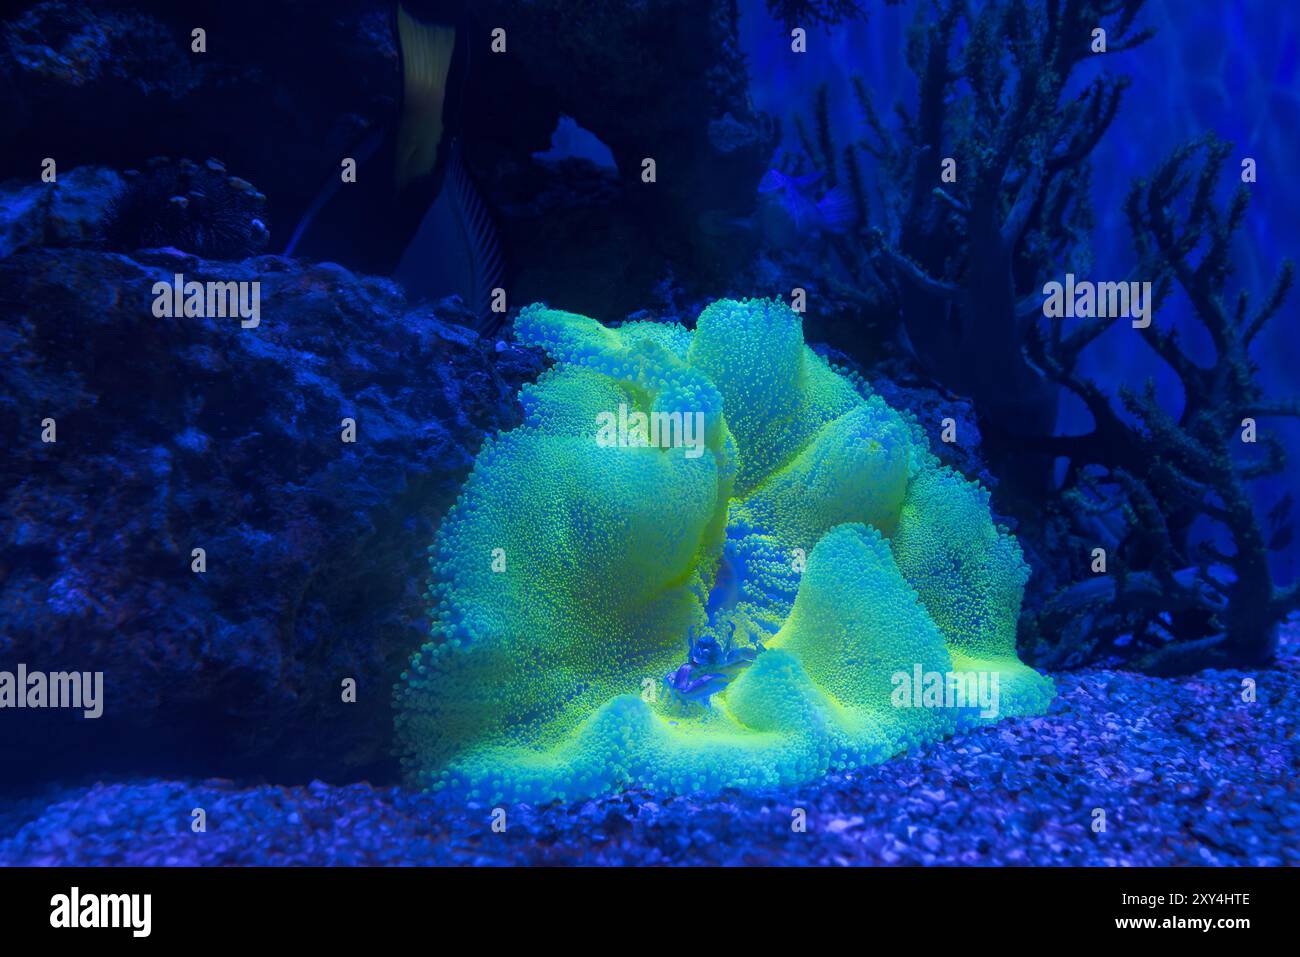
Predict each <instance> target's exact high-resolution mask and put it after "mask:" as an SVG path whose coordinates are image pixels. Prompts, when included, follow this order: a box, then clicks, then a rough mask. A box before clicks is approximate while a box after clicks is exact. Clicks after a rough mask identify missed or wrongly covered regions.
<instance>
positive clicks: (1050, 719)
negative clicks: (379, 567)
mask: <svg viewBox="0 0 1300 957" xmlns="http://www.w3.org/2000/svg"><path fill="white" fill-rule="evenodd" d="M1298 630H1300V629H1297V628H1296V626H1295V624H1294V623H1292V625H1291V626H1289V627H1288V628H1287V629H1286V631H1287V634H1286V635H1285V636H1284V638H1283V649H1282V658H1281V660H1280V661H1279V662H1278V665H1277V666H1276V667H1275V668H1272V669H1270V670H1268V671H1262V672H1259V673H1258V674H1253V675H1252V674H1247V673H1239V672H1228V671H1206V672H1202V673H1200V674H1198V675H1195V676H1193V677H1190V678H1180V679H1158V678H1148V677H1143V676H1139V675H1133V674H1128V673H1125V672H1118V671H1105V670H1094V671H1085V672H1077V673H1073V674H1060V675H1057V676H1056V682H1057V688H1058V691H1059V697H1058V698H1057V700H1056V701H1055V702H1054V704H1053V706H1052V709H1051V711H1050V712H1049V713H1048V714H1047V715H1046V716H1044V717H1041V718H1035V719H1032V720H1022V721H1006V722H1003V723H1001V724H998V725H996V726H993V727H990V728H983V729H980V730H977V731H971V732H967V733H964V734H962V735H959V736H957V737H956V738H953V739H950V740H947V741H942V742H938V743H936V744H933V745H931V746H929V747H926V748H924V749H922V750H919V751H917V752H914V753H911V754H909V755H906V756H903V757H900V758H896V759H894V760H892V761H888V762H886V763H885V764H883V765H880V766H878V767H874V768H870V769H867V770H865V771H859V772H855V773H853V774H848V775H837V776H833V777H830V778H827V779H826V780H825V781H822V782H820V783H819V784H817V785H815V786H810V787H807V788H803V789H801V790H799V791H795V792H787V793H779V794H771V793H769V794H745V795H742V794H734V793H727V794H723V795H721V796H719V797H715V798H711V799H698V798H681V797H678V798H664V797H658V796H655V795H651V794H647V793H644V792H628V793H625V794H622V795H619V796H617V797H612V798H607V799H604V800H599V801H585V802H577V803H572V804H564V805H551V806H547V807H529V806H527V805H516V806H512V807H507V808H506V830H505V831H504V833H496V832H494V831H493V830H492V826H491V824H492V809H491V808H489V807H483V806H474V805H470V806H465V805H451V804H449V803H448V802H447V801H445V800H438V799H434V798H431V797H429V796H426V795H420V794H413V793H409V792H406V791H403V790H402V789H399V788H391V787H385V788H376V787H372V786H370V785H368V784H364V783H361V784H352V785H348V786H344V787H332V786H329V785H325V784H322V783H320V782H315V783H313V784H310V785H307V786H304V787H278V786H268V785H262V786H254V787H246V786H240V785H237V784H235V783H233V782H229V781H222V780H209V781H201V782H186V781H161V780H143V781H130V782H121V783H100V784H95V785H93V786H91V787H86V788H78V789H64V790H61V791H60V792H58V793H56V794H53V795H45V796H43V797H42V798H41V799H39V800H31V799H29V800H28V801H26V802H24V803H13V802H11V803H10V804H8V805H4V806H0V833H3V834H5V835H7V836H6V837H5V838H4V839H3V840H0V864H89V865H105V864H149V865H153V864H163V865H191V864H345V865H347V864H1086V865H1112V866H1113V865H1162V864H1195V865H1206V864H1208V865H1217V864H1224V865H1232V864H1235V865H1279V864H1288V865H1295V864H1300V833H1298V832H1300V783H1298V782H1297V779H1296V771H1297V766H1298V765H1300V758H1298V753H1297V751H1298V749H1297V740H1296V725H1297V721H1296V718H1297V712H1298V711H1300V699H1298V697H1297V695H1296V689H1297V678H1298V677H1300V657H1298V655H1297V652H1298V651H1300V649H1298V647H1297V645H1298V641H1297V638H1300V635H1297V631H1298ZM1245 677H1253V678H1255V679H1256V682H1257V689H1256V693H1257V696H1258V697H1257V700H1256V701H1255V702H1253V703H1248V702H1245V701H1243V700H1242V690H1243V687H1242V680H1243V678H1245ZM195 808H203V809H204V811H205V812H206V815H207V831H206V832H205V833H198V834H196V833H193V832H192V831H191V830H190V824H191V820H192V818H191V812H192V811H193V810H194V809H195ZM796 809H803V810H804V811H805V812H806V820H807V829H806V831H804V832H802V833H800V832H797V831H795V830H794V829H793V828H792V823H793V822H794V820H795V817H796V814H795V811H796ZM1096 809H1100V810H1101V811H1104V812H1105V830H1104V831H1102V832H1098V831H1094V827H1093V822H1094V820H1096V819H1097V817H1096V814H1097V810H1096ZM20 823H21V826H18V825H19V824H20ZM15 827H16V828H17V830H16V832H15V831H14V828H15ZM8 835H12V836H8Z"/></svg>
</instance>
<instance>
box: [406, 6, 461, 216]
mask: <svg viewBox="0 0 1300 957" xmlns="http://www.w3.org/2000/svg"><path fill="white" fill-rule="evenodd" d="M396 19H397V39H398V49H399V50H400V51H401V62H402V115H401V118H400V120H399V126H398V131H397V156H396V168H395V169H394V182H395V185H396V187H397V191H398V192H401V191H402V189H403V188H405V187H406V186H407V185H408V184H409V183H410V182H411V181H412V180H415V179H418V178H419V177H421V176H427V175H429V174H431V173H433V172H435V167H436V166H437V163H438V145H439V143H440V142H441V141H442V140H443V138H444V137H445V136H446V135H447V133H448V131H447V130H446V129H444V125H443V123H444V119H443V105H444V103H445V101H446V98H447V92H448V84H449V81H450V80H451V79H452V76H451V73H452V60H453V59H454V57H455V54H456V33H457V28H456V25H455V23H448V22H442V21H440V20H429V19H424V18H421V17H419V16H417V15H413V14H411V13H410V12H409V11H408V10H407V9H406V5H405V4H403V3H398V4H397V10H396Z"/></svg>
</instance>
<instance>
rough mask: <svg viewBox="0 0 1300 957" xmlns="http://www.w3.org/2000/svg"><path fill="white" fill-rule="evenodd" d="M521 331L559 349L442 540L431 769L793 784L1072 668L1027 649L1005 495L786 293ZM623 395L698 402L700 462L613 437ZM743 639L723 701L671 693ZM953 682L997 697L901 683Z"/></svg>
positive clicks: (422, 657) (535, 783)
mask: <svg viewBox="0 0 1300 957" xmlns="http://www.w3.org/2000/svg"><path fill="white" fill-rule="evenodd" d="M516 334H517V336H518V337H519V338H520V339H521V340H522V341H524V342H527V343H530V344H533V345H537V346H541V347H542V348H544V349H545V350H546V351H547V352H548V353H549V354H550V356H551V357H552V358H553V359H554V360H555V365H554V366H553V367H552V368H551V369H550V370H549V371H548V372H546V373H545V374H544V375H543V376H542V377H541V378H540V379H539V381H538V382H537V383H536V384H535V385H532V386H528V387H526V388H525V389H524V391H523V393H522V394H521V400H522V402H523V405H524V409H525V420H524V423H523V425H522V426H521V427H519V428H517V429H515V430H513V431H511V432H508V433H504V434H501V435H498V436H497V437H495V438H494V439H493V440H491V441H489V442H488V443H487V444H486V445H485V447H484V449H483V451H482V452H481V453H480V455H479V457H478V460H477V462H476V464H475V466H474V469H473V471H472V473H471V475H470V477H469V479H468V480H467V482H466V484H465V487H464V490H463V492H462V494H461V496H460V498H459V500H458V501H457V503H456V505H455V506H454V508H453V509H452V510H451V512H450V513H449V514H448V516H447V518H446V520H445V521H444V523H443V525H442V527H441V529H440V531H439V534H438V537H437V541H436V543H435V544H434V546H433V548H432V549H431V565H432V569H433V581H432V585H431V589H430V597H431V600H432V604H433V607H434V621H433V628H432V636H431V640H430V641H429V642H428V643H427V644H426V645H425V646H424V647H423V648H422V649H421V650H420V651H419V652H418V653H417V654H416V655H415V656H414V658H413V660H412V662H411V666H410V668H409V670H408V671H407V672H406V673H405V675H404V676H403V682H402V684H401V685H399V687H398V689H397V693H396V698H397V704H398V706H399V711H398V726H399V734H400V738H401V741H402V745H403V748H404V751H405V754H406V759H407V766H408V770H409V771H410V772H411V773H412V774H413V776H414V777H415V778H416V779H417V780H418V781H419V782H420V783H422V784H424V785H426V786H430V787H433V788H436V789H447V790H449V791H451V792H453V793H458V794H469V795H471V796H477V797H480V798H483V799H487V800H494V801H495V800H501V799H510V800H516V799H517V800H532V801H543V800H550V799H556V798H574V797H579V796H584V795H591V794H597V793H603V792H608V791H612V790H616V789H618V788H622V787H627V786H643V787H653V788H656V789H659V790H662V791H668V792H677V793H681V792H696V791H711V790H716V789H719V788H724V787H745V788H754V787H767V786H778V785H792V784H798V783H803V782H807V781H809V780H812V779H814V778H816V777H817V776H819V775H821V774H823V773H825V772H826V771H828V770H830V769H844V768H851V767H856V766H861V765H864V764H870V763H876V762H879V761H883V760H885V759H886V758H888V757H889V756H890V755H892V754H895V753H897V752H898V751H900V750H902V749H905V748H907V747H909V746H913V745H916V744H918V743H920V742H924V741H929V740H933V739H935V738H938V737H940V736H942V735H945V734H948V733H951V732H952V731H953V730H954V729H955V728H956V727H958V726H959V725H961V724H964V723H970V722H977V721H982V720H991V719H993V718H994V717H1005V716H1013V715H1025V714H1037V713H1041V712H1042V711H1043V710H1044V709H1045V708H1046V706H1047V704H1048V702H1049V701H1050V700H1051V698H1052V695H1053V690H1052V684H1051V681H1050V680H1049V679H1047V678H1045V677H1043V676H1041V675H1039V674H1037V673H1036V672H1034V671H1032V670H1031V669H1029V668H1027V667H1025V666H1024V665H1023V664H1021V663H1020V661H1019V660H1018V659H1017V658H1016V655H1015V628H1016V616H1017V614H1018V612H1019V606H1020V596H1021V593H1022V591H1023V587H1024V583H1025V578H1026V576H1027V569H1026V567H1025V565H1024V563H1023V561H1022V560H1021V557H1020V551H1019V547H1018V546H1017V544H1016V542H1015V540H1014V539H1013V538H1012V537H1011V536H1010V535H1009V534H1008V533H1006V532H1005V531H1004V530H1003V529H1000V528H998V527H997V526H995V525H994V523H993V522H992V520H991V518H990V515H989V510H988V502H987V493H985V492H984V491H983V490H981V489H980V488H978V487H977V486H974V485H971V484H969V483H967V482H966V481H965V480H964V479H962V478H961V477H960V476H958V475H956V474H955V473H953V472H951V471H949V470H946V469H944V468H942V467H940V466H939V464H938V463H937V461H936V460H935V459H934V457H933V456H932V455H931V453H930V452H929V450H928V448H927V446H926V441H925V438H924V436H923V434H922V433H921V432H920V430H919V429H918V428H917V427H916V426H915V424H914V423H911V422H909V421H908V420H906V419H905V418H903V417H902V416H901V415H900V414H899V413H897V412H895V411H894V410H892V409H890V408H889V407H888V406H886V404H885V403H884V402H883V401H882V400H881V399H880V398H878V397H876V396H873V395H871V394H870V393H869V391H868V390H866V388H865V387H863V386H860V385H856V384H855V383H853V382H851V381H850V380H849V379H847V378H845V377H843V376H841V375H840V374H839V373H837V372H836V371H835V370H834V369H832V368H831V367H830V366H829V365H828V364H827V363H826V362H825V361H824V360H822V359H821V358H819V357H818V356H817V355H816V354H815V353H813V352H812V350H810V349H809V348H808V347H807V346H806V345H805V344H804V342H803V335H802V329H801V325H800V320H799V318H798V316H797V315H795V314H794V313H793V312H792V311H791V310H790V309H789V308H788V307H786V306H785V305H783V304H780V303H778V302H764V301H748V302H743V303H739V302H732V301H722V302H718V303H715V304H714V305H712V306H710V307H709V308H708V309H706V310H705V311H704V312H703V313H702V314H701V316H700V317H699V321H698V323H697V326H696V329H695V330H694V332H690V331H687V330H686V329H684V328H682V327H680V326H676V325H660V324H655V323H631V324H628V325H624V326H622V327H620V328H617V329H609V328H605V327H603V326H601V325H600V324H599V323H597V322H595V321H594V320H591V319H587V318H585V317H582V316H578V315H574V314H571V313H564V312H559V311H556V310H552V309H548V308H545V307H542V306H532V307H529V308H528V309H525V310H524V311H523V312H522V313H521V314H520V317H519V319H518V322H517V324H516ZM620 407H623V408H624V409H625V410H627V414H628V415H630V416H634V415H636V414H637V413H641V414H643V415H645V416H647V417H651V416H654V415H656V414H659V415H662V416H664V417H665V419H664V421H669V420H670V417H671V416H672V415H673V414H675V413H680V414H681V416H682V421H688V420H698V421H699V422H700V423H701V425H702V429H701V431H700V443H699V454H695V455H691V454H688V452H689V451H691V450H688V449H686V448H683V447H682V446H681V445H680V444H674V443H673V442H671V441H670V442H667V443H663V442H661V443H660V444H659V445H658V446H651V445H649V444H644V443H642V442H640V441H638V440H635V439H634V440H633V441H630V442H629V443H628V444H626V445H623V444H617V443H616V444H610V443H602V442H600V441H598V440H597V422H598V421H599V420H600V417H601V416H602V414H612V413H613V412H614V411H615V410H619V409H620ZM688 417H690V418H689V419H688ZM640 437H641V438H643V437H644V434H643V433H642V434H641V436H640ZM738 636H743V637H738ZM692 638H694V640H693V641H692ZM742 641H747V642H749V643H752V646H753V649H754V652H755V653H752V654H747V655H743V656H739V657H737V658H735V659H734V660H732V661H731V663H730V664H731V666H732V667H731V673H730V674H729V675H728V676H727V677H728V678H729V680H726V681H721V680H720V681H718V682H717V683H716V684H715V685H711V686H708V688H709V689H710V690H711V691H712V692H713V693H710V694H707V695H703V696H695V697H692V696H685V697H683V696H682V695H680V694H675V693H670V692H672V691H673V690H674V689H675V688H679V687H681V682H680V681H679V680H674V679H680V678H681V674H682V672H681V669H682V662H683V661H684V660H685V659H686V658H687V657H688V655H689V656H690V659H691V661H690V662H688V664H690V665H695V666H700V667H705V666H708V665H710V664H711V663H713V662H715V661H716V659H717V655H716V653H715V652H714V651H713V650H711V649H712V648H713V646H722V645H725V646H726V647H728V648H733V649H734V648H735V647H736V646H737V645H738V643H740V642H742ZM706 646H708V649H709V650H708V653H707V654H705V653H704V652H705V649H706ZM949 673H954V674H958V675H971V676H983V679H988V680H987V685H988V686H992V687H996V688H997V689H998V697H997V700H996V702H995V703H993V705H992V707H991V708H990V706H989V702H988V701H984V702H982V703H981V704H980V705H977V704H976V703H975V702H974V701H973V700H972V699H971V698H965V699H955V698H953V697H946V698H945V697H944V696H943V695H942V693H940V694H939V695H938V696H937V697H931V696H930V695H929V694H928V693H927V696H926V698H925V700H924V704H925V705H926V706H924V707H908V706H907V705H909V704H911V703H912V698H911V697H910V696H907V695H900V693H899V687H900V677H899V676H906V680H911V676H913V675H914V674H921V675H925V676H927V681H929V676H934V675H937V676H947V675H948V674H949ZM665 677H668V678H669V680H668V681H667V682H665V681H664V679H665ZM944 680H946V679H944V678H941V679H940V684H942V683H943V682H944ZM956 680H957V681H962V682H964V681H965V680H966V679H965V678H958V679H956ZM994 680H996V682H997V684H996V685H994V684H993V681H994ZM688 684H689V685H690V686H691V687H698V686H697V685H696V684H695V683H694V682H688ZM714 689H716V690H714ZM930 690H933V682H930ZM940 692H942V688H940Z"/></svg>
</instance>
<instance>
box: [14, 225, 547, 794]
mask: <svg viewBox="0 0 1300 957" xmlns="http://www.w3.org/2000/svg"><path fill="white" fill-rule="evenodd" d="M175 273H182V274H183V275H184V277H185V278H186V279H187V280H198V281H208V280H215V281H259V282H260V283H261V284H262V285H261V322H260V325H259V326H257V327H256V328H242V327H241V324H240V322H239V320H238V319H235V318H227V319H220V318H215V319H207V318H184V317H181V318H156V317H155V316H154V314H153V310H152V306H153V298H154V297H153V294H152V286H153V284H154V283H155V282H157V281H160V280H161V281H170V280H171V277H172V276H173V275H174V274H175ZM0 361H3V363H4V368H5V375H4V377H3V385H0V444H2V445H3V447H4V455H3V457H2V458H0V540H2V541H3V542H4V546H3V552H0V556H2V557H0V622H2V623H3V629H2V630H0V670H10V671H12V670H14V668H15V667H16V665H17V664H18V663H23V664H25V665H26V666H27V667H28V668H29V669H31V670H42V671H47V672H48V671H59V670H77V671H92V672H93V671H103V672H104V682H105V704H104V715H103V717H101V718H99V719H98V720H88V719H86V718H84V717H82V716H81V714H80V712H76V711H66V710H44V711H33V710H24V711H19V710H8V709H6V710H4V711H0V788H2V787H4V786H5V785H6V784H8V785H19V786H21V785H23V784H25V783H32V782H35V781H39V780H41V779H45V778H48V777H51V776H53V775H55V774H58V773H67V772H69V771H70V770H72V769H76V770H77V771H82V772H89V773H105V772H114V771H133V772H139V771H147V770H156V771H159V772H164V773H183V772H185V771H187V770H190V769H193V770H196V771H197V770H201V771H202V773H204V774H214V773H215V774H228V775H244V774H256V773H266V774H268V775H270V776H272V777H274V778H275V779H277V780H295V779H303V780H306V779H310V778H313V777H322V778H326V779H334V780H339V779H347V778H356V777H359V776H369V777H371V778H372V779H373V778H384V777H387V776H388V775H390V774H392V773H394V771H395V765H394V763H393V762H392V759H391V757H390V745H389V739H390V733H391V728H392V719H391V702H390V692H391V688H392V684H393V682H394V681H395V680H396V678H397V676H398V674H399V673H400V671H401V669H402V667H404V665H405V662H406V660H407V657H408V655H409V654H410V653H411V652H412V651H413V650H414V649H415V648H416V647H418V645H419V644H420V642H421V641H422V639H423V637H424V635H425V632H426V619H427V613H426V609H425V608H424V603H423V600H422V592H423V588H424V583H425V580H426V578H427V566H426V558H425V551H426V548H427V546H428V544H429V543H430V542H431V540H432V538H433V532H434V528H435V525H436V523H437V521H438V520H439V518H440V516H441V515H442V513H443V511H444V510H445V509H446V507H447V506H448V505H449V503H450V502H451V501H452V499H453V498H454V495H455V493H456V490H457V489H458V487H459V486H460V484H461V481H462V479H463V477H464V474H465V471H466V469H467V468H468V466H469V464H470V462H471V461H472V457H473V455H474V453H475V452H476V450H477V448H478V446H479V444H480V442H481V441H482V438H483V435H484V433H485V431H491V430H495V429H498V428H508V427H510V426H511V425H513V424H514V422H515V420H516V414H517V408H516V405H515V402H514V394H515V392H516V390H517V386H518V384H519V382H520V381H521V380H522V379H524V378H526V377H529V376H531V375H533V374H535V372H536V371H537V369H536V360H535V359H534V358H533V357H532V356H531V355H528V354H525V353H520V352H517V351H515V350H513V349H507V350H505V351H501V352H498V351H497V350H496V349H494V348H493V347H492V346H491V344H490V343H486V342H482V341H480V340H479V339H478V337H477V336H476V335H475V334H474V333H472V332H469V331H467V330H466V329H465V328H463V327H461V326H458V325H455V324H452V323H449V322H447V321H443V319H441V318H439V315H438V314H436V313H435V312H433V311H430V310H429V309H418V310H411V309H409V308H408V306H407V304H406V303H405V301H404V299H403V297H402V295H401V293H400V291H399V290H398V289H397V287H395V286H394V285H393V284H392V283H390V282H388V281H386V280H381V279H374V278H370V277H361V276H355V275H353V274H351V273H349V272H348V271H346V270H344V269H342V268H340V267H337V266H331V265H316V266H307V265H301V264H298V263H296V262H292V261H288V260H284V259H280V258H278V257H271V256H267V257H261V258H258V259H250V260H247V261H245V262H243V263H239V264H233V263H225V262H214V261H204V260H199V259H196V258H194V257H190V256H187V255H185V254H183V253H180V252H177V251H174V250H158V251H153V252H142V253H137V254H136V255H135V256H134V257H128V256H126V255H121V254H117V253H110V252H103V251H97V250H92V249H61V250H54V249H48V248H40V249H32V250H27V251H24V252H20V253H18V254H16V255H14V256H11V257H9V258H6V259H3V260H0ZM345 417H347V418H353V419H355V421H356V441H355V443H352V444H346V443H344V442H343V441H342V440H341V432H342V425H341V423H342V420H343V419H344V418H345ZM47 418H48V419H53V420H54V421H55V428H56V438H57V441H55V442H52V443H47V442H43V441H42V431H43V426H42V421H43V420H45V419H47ZM196 548H202V549H204V550H205V552H206V571H205V572H203V573H201V574H200V573H196V572H194V571H192V570H191V562H192V552H193V550H194V549H196ZM346 678H353V679H355V680H356V682H357V685H358V690H357V702H356V703H355V704H345V703H344V702H343V701H342V683H343V681H344V679H346Z"/></svg>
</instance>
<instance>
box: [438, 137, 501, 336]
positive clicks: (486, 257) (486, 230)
mask: <svg viewBox="0 0 1300 957" xmlns="http://www.w3.org/2000/svg"><path fill="white" fill-rule="evenodd" d="M447 185H448V187H449V188H450V189H451V198H452V200H453V201H454V203H455V206H456V211H457V214H458V215H457V217H456V221H457V223H458V225H459V226H460V229H461V234H462V237H463V241H464V244H465V249H466V251H467V254H468V261H469V263H470V279H471V284H470V288H469V289H468V290H467V292H468V293H469V296H470V302H469V306H470V308H471V309H473V310H474V314H475V315H476V316H477V317H478V320H479V323H480V331H483V332H488V331H491V329H492V328H493V327H495V326H496V324H497V323H496V322H495V321H494V320H495V318H496V314H495V313H493V312H492V291H493V290H494V289H496V288H498V287H499V286H501V283H502V280H503V278H504V276H505V262H504V260H503V259H502V256H501V244H500V242H499V241H498V239H497V230H496V225H495V224H494V223H493V222H492V217H491V216H490V215H489V214H488V210H487V206H486V205H484V203H483V200H482V199H481V198H480V197H479V194H478V190H477V189H475V188H474V182H473V180H471V179H470V176H469V171H468V170H467V169H466V168H465V161H464V159H463V157H462V156H461V151H460V144H459V143H454V144H452V148H451V153H450V156H449V157H448V164H447Z"/></svg>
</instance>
